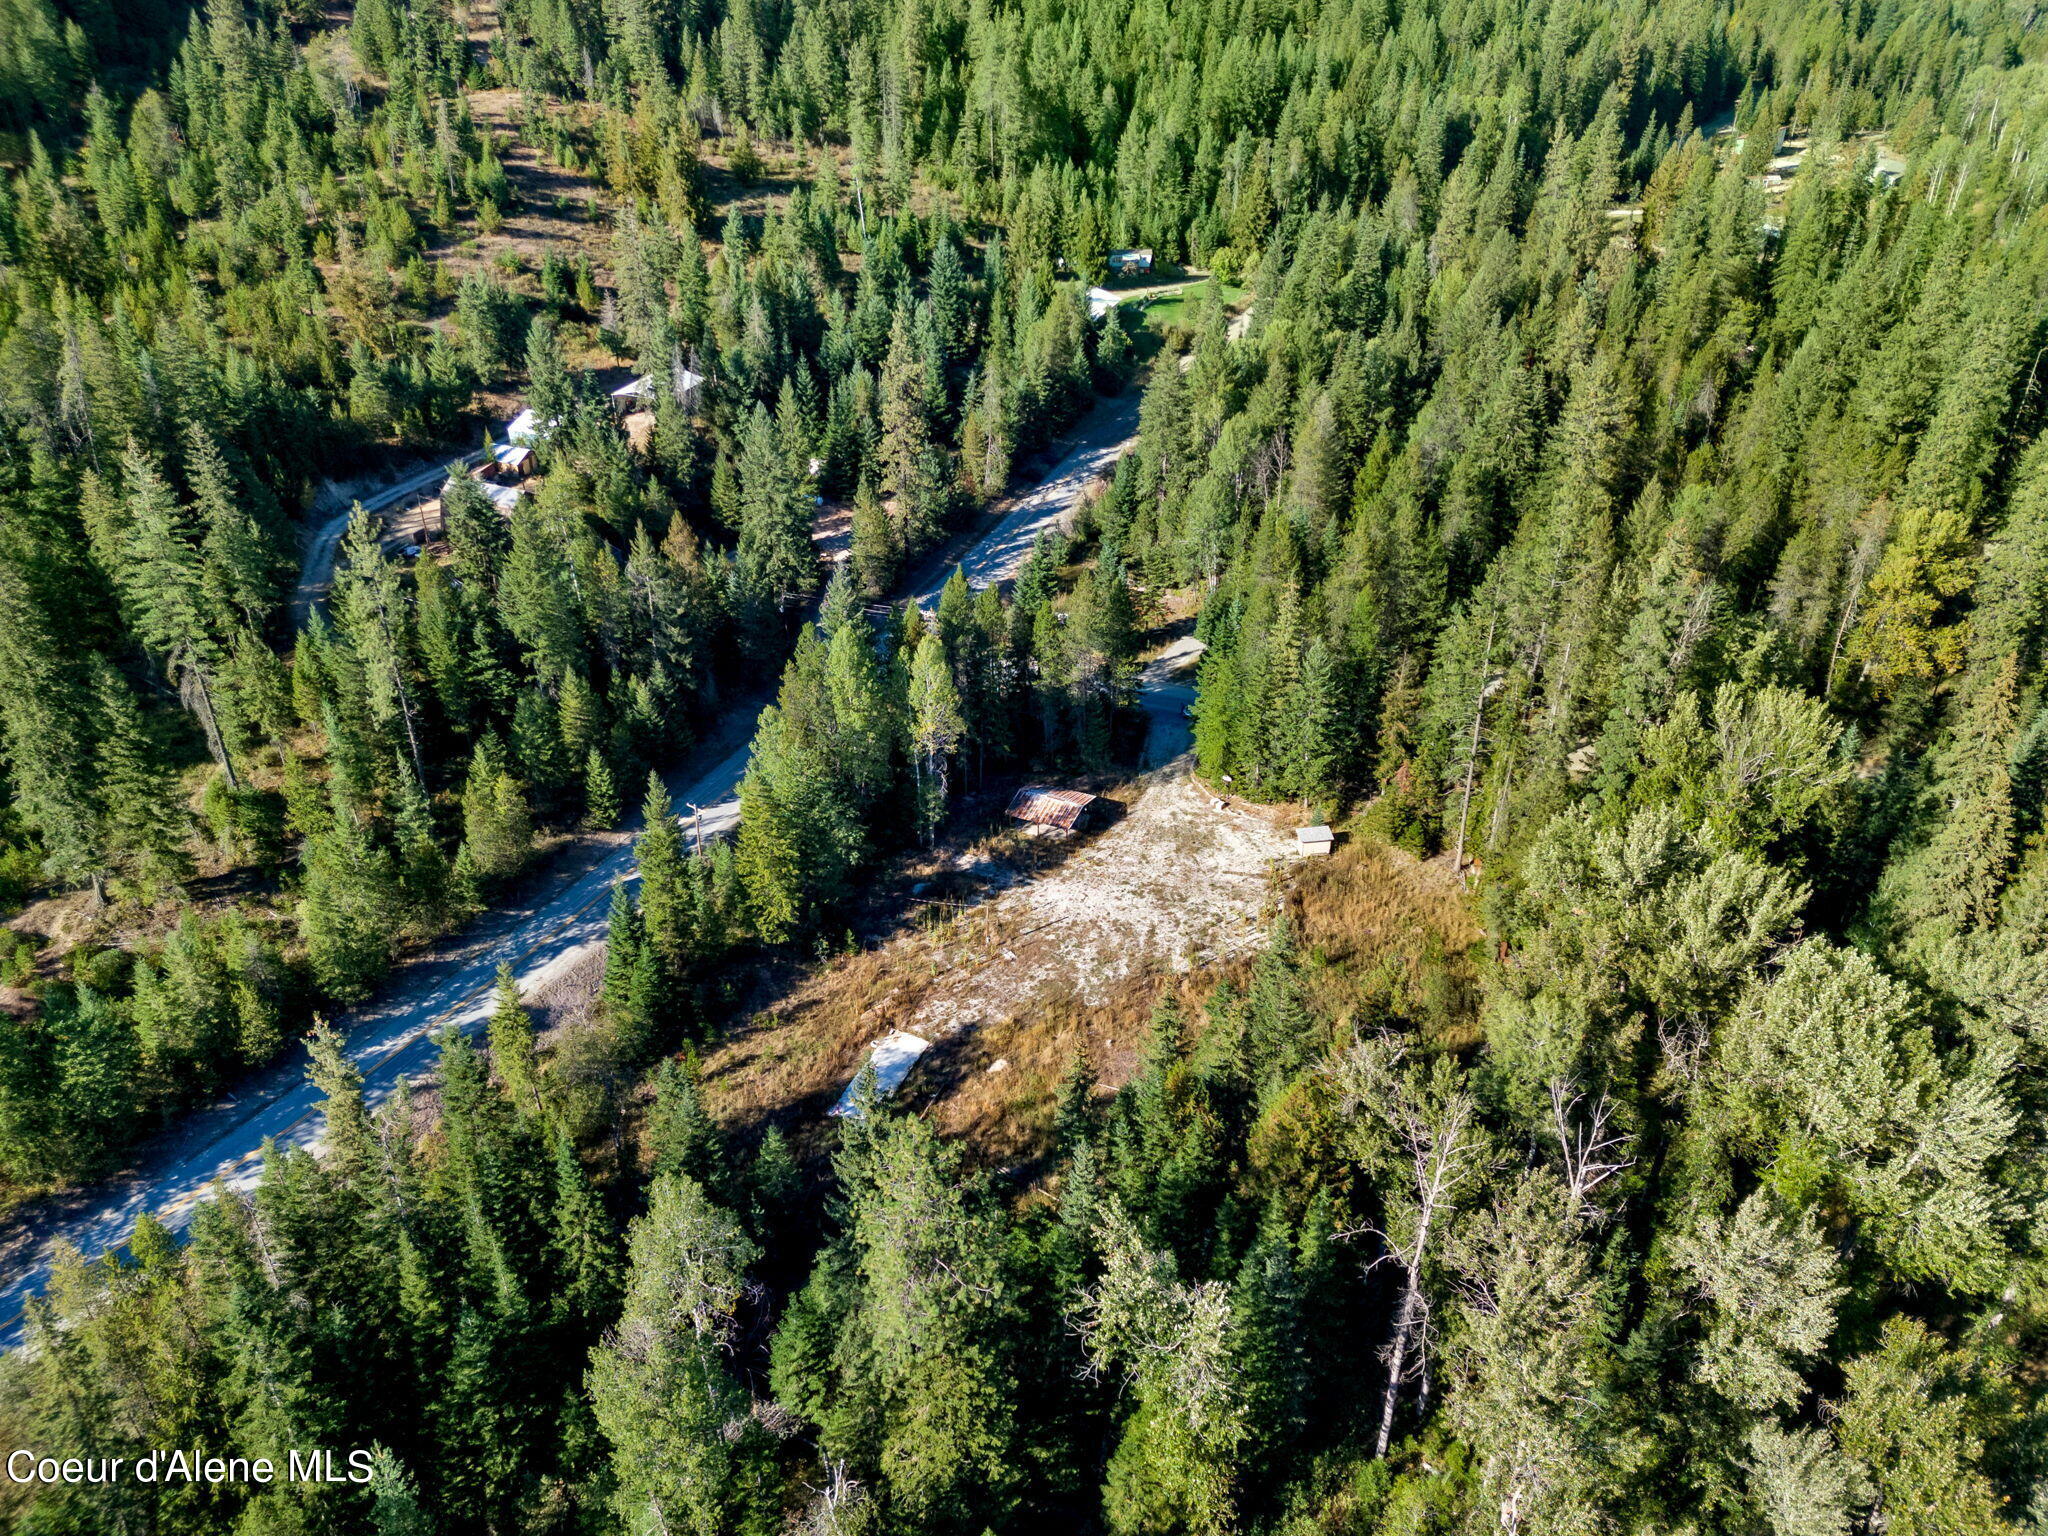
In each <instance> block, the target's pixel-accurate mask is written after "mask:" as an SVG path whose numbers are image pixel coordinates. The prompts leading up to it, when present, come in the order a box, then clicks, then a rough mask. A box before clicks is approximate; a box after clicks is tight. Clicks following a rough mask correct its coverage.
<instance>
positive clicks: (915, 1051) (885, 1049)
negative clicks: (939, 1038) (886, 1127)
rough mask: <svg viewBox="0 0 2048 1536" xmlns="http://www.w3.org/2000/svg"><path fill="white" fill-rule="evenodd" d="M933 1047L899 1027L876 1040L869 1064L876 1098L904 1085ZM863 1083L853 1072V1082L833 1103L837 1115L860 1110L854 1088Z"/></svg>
mask: <svg viewBox="0 0 2048 1536" xmlns="http://www.w3.org/2000/svg"><path fill="white" fill-rule="evenodd" d="M931 1048H932V1043H931V1041H929V1040H924V1039H921V1038H919V1037H918V1036H916V1035H913V1034H910V1033H909V1032H908V1031H905V1030H901V1029H899V1030H896V1031H895V1032H894V1033H892V1034H889V1035H886V1036H884V1037H883V1038H882V1039H881V1040H878V1041H877V1042H876V1043H875V1048H874V1049H873V1050H871V1051H869V1052H868V1060H867V1064H868V1065H869V1066H870V1067H873V1068H874V1069H875V1097H876V1098H878V1099H886V1098H887V1097H889V1095H890V1094H892V1093H894V1092H895V1091H896V1090H897V1089H898V1088H901V1087H902V1086H903V1079H905V1078H906V1077H908V1076H910V1069H911V1068H912V1067H914V1066H916V1065H917V1058H918V1057H920V1056H922V1055H923V1054H924V1053H925V1052H926V1051H928V1050H930V1049H931ZM859 1086H860V1073H858V1072H856V1073H854V1074H853V1081H852V1082H850V1083H848V1084H847V1085H846V1091H845V1092H844V1093H842V1094H840V1095H839V1102H838V1103H837V1104H834V1105H833V1106H832V1113H833V1114H835V1115H851V1114H854V1113H856V1110H855V1109H854V1105H853V1093H854V1090H855V1089H856V1088H857V1087H859Z"/></svg>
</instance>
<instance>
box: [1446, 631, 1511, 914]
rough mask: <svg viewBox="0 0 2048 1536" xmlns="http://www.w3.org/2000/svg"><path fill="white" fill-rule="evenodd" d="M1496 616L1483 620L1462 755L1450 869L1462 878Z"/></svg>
mask: <svg viewBox="0 0 2048 1536" xmlns="http://www.w3.org/2000/svg"><path fill="white" fill-rule="evenodd" d="M1498 622H1499V616H1498V615H1495V617H1493V618H1491V619H1488V620H1487V621H1486V657H1485V659H1484V660H1483V661H1481V662H1480V663H1479V692H1478V694H1477V696H1476V697H1475V698H1474V699H1473V700H1472V742H1471V745H1470V746H1469V747H1468V748H1467V749H1466V754H1465V792H1464V794H1463V795H1462V796H1461V797H1460V799H1459V802H1458V847H1457V851H1456V852H1455V853H1454V854H1453V855H1452V856H1451V868H1452V869H1454V870H1456V871H1457V872H1458V878H1459V879H1460V880H1461V881H1462V880H1463V879H1464V878H1465V831H1466V828H1467V827H1468V826H1469V825H1470V823H1471V820H1472V781H1473V779H1474V778H1476V777H1477V776H1478V773H1479V731H1480V727H1481V726H1482V725H1483V724H1484V723H1485V720H1486V698H1487V695H1488V694H1489V693H1490V692H1492V689H1493V684H1492V681H1491V680H1490V679H1489V678H1488V677H1487V675H1486V674H1487V673H1488V672H1491V671H1492V670H1493V630H1494V625H1495V624H1497V623H1498Z"/></svg>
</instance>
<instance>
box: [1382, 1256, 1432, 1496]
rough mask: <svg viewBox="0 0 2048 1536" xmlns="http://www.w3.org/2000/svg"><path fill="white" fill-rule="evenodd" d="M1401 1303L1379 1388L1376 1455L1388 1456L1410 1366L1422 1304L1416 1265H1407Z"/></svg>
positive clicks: (1420, 1281)
mask: <svg viewBox="0 0 2048 1536" xmlns="http://www.w3.org/2000/svg"><path fill="white" fill-rule="evenodd" d="M1405 1273H1406V1275H1407V1279H1406V1281H1405V1282H1404V1283H1403V1285H1402V1287H1401V1305H1400V1306H1399V1307H1397V1308H1396V1309H1395V1310H1394V1336H1393V1338H1392V1339H1391V1340H1389V1341H1388V1344H1387V1383H1386V1386H1385V1387H1383V1388H1382V1389H1381V1391H1380V1427H1379V1430H1378V1432H1377V1433H1376V1434H1375V1435H1374V1436H1373V1455H1374V1456H1385V1455H1386V1454H1387V1444H1388V1442H1389V1441H1390V1440H1392V1439H1393V1435H1394V1403H1395V1401H1396V1399H1398V1398H1399V1397H1400V1395H1401V1376H1402V1374H1403V1372H1405V1371H1406V1370H1407V1368H1408V1339H1409V1336H1410V1335H1411V1334H1412V1333H1413V1332H1414V1331H1415V1315H1416V1309H1417V1308H1418V1307H1419V1306H1420V1304H1421V1297H1422V1276H1421V1275H1420V1274H1419V1273H1417V1271H1416V1269H1415V1267H1414V1266H1413V1265H1408V1266H1405Z"/></svg>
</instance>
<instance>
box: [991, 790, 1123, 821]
mask: <svg viewBox="0 0 2048 1536" xmlns="http://www.w3.org/2000/svg"><path fill="white" fill-rule="evenodd" d="M1008 815H1009V817H1010V819H1011V820H1012V821H1021V822H1025V823H1027V824H1028V825H1031V826H1034V827H1058V828H1060V829H1061V830H1062V831H1066V832H1081V831H1085V830H1086V829H1087V828H1089V827H1091V826H1094V825H1095V824H1096V823H1097V822H1098V821H1099V820H1100V819H1101V815H1102V797H1101V796H1099V795H1091V794H1088V793H1087V792H1085V791H1083V790H1078V789H1045V788H1042V787H1039V786H1037V785H1026V786H1025V787H1024V788H1023V789H1020V790H1018V791H1017V793H1016V794H1015V795H1013V796H1011V798H1010V809H1009V812H1008Z"/></svg>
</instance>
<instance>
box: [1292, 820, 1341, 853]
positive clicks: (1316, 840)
mask: <svg viewBox="0 0 2048 1536" xmlns="http://www.w3.org/2000/svg"><path fill="white" fill-rule="evenodd" d="M1336 846H1337V834H1336V833H1334V832H1332V831H1331V830H1330V829H1329V828H1328V827H1296V828H1295V829H1294V851H1295V852H1296V853H1298V854H1300V855H1301V856H1302V857H1303V858H1305V859H1323V858H1328V857H1329V855H1330V850H1331V849H1332V848H1334V847H1336Z"/></svg>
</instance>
